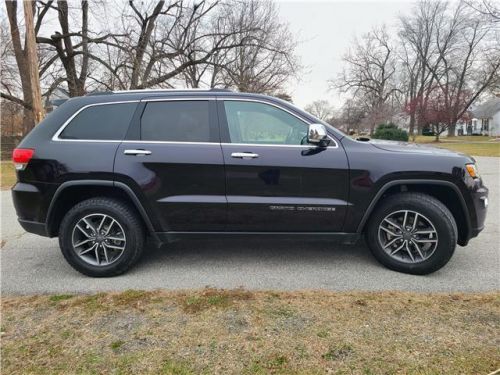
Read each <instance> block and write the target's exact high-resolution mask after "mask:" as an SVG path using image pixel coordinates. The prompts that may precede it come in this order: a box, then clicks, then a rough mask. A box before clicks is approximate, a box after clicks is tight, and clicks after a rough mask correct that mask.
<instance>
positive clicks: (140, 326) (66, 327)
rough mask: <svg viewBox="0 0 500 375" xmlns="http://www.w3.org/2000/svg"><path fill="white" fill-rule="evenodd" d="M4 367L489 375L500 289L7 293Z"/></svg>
mask: <svg viewBox="0 0 500 375" xmlns="http://www.w3.org/2000/svg"><path fill="white" fill-rule="evenodd" d="M2 310H3V311H2V353H1V354H2V357H1V361H2V362H1V364H2V374H26V373H33V374H82V373H85V374H129V373H130V374H132V373H140V374H203V373H206V374H212V373H224V374H226V373H227V374H324V373H338V374H358V373H359V374H398V373H399V374H438V373H439V374H440V373H450V374H488V373H489V372H492V371H494V370H496V369H497V368H498V367H500V361H499V358H500V349H499V347H500V345H499V336H498V332H499V328H500V293H490V294H479V295H470V294H417V293H399V292H398V293H396V292H394V293H388V292H385V293H361V292H359V293H332V292H319V291H318V292H294V293H292V292H290V293H287V292H280V293H277V292H248V291H244V290H241V289H237V290H218V289H204V290H200V291H194V292H165V291H154V292H142V291H126V292H124V293H107V294H96V295H87V296H71V295H57V296H32V297H4V298H3V299H2Z"/></svg>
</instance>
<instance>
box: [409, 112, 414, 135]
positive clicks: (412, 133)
mask: <svg viewBox="0 0 500 375" xmlns="http://www.w3.org/2000/svg"><path fill="white" fill-rule="evenodd" d="M409 133H410V137H411V139H412V140H413V142H415V113H414V112H412V113H411V114H410V127H409Z"/></svg>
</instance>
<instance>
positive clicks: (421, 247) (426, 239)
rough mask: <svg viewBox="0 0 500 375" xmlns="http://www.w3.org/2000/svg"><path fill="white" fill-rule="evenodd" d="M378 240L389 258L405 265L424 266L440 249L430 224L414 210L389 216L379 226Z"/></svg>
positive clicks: (402, 211)
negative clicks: (421, 263) (422, 263)
mask: <svg viewBox="0 0 500 375" xmlns="http://www.w3.org/2000/svg"><path fill="white" fill-rule="evenodd" d="M378 240H379V243H380V245H381V246H382V249H383V250H384V251H385V252H386V253H387V254H388V255H389V256H390V257H392V258H394V259H396V260H398V261H400V262H404V263H420V262H423V261H424V260H427V259H429V258H430V257H431V256H432V254H434V251H436V248H437V246H438V234H437V231H436V228H435V227H434V225H433V224H432V222H431V220H430V219H429V218H427V217H426V216H424V215H422V214H420V213H418V212H416V211H411V210H400V211H395V212H392V213H390V214H389V215H387V216H386V217H385V218H384V219H383V220H382V222H381V223H380V225H379V228H378Z"/></svg>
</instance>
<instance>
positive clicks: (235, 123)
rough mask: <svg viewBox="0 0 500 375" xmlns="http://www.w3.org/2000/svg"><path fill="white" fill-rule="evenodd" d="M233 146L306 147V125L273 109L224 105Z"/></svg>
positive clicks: (253, 104)
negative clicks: (239, 144)
mask: <svg viewBox="0 0 500 375" xmlns="http://www.w3.org/2000/svg"><path fill="white" fill-rule="evenodd" d="M224 109H225V112H226V118H227V124H228V128H229V138H230V140H231V143H249V144H275V145H301V144H307V124H306V123H304V122H303V121H301V120H299V119H298V118H297V117H295V116H293V115H291V114H290V113H288V112H286V111H284V110H282V109H279V108H276V107H274V106H272V105H269V104H265V103H257V102H244V101H233V100H226V101H225V102H224Z"/></svg>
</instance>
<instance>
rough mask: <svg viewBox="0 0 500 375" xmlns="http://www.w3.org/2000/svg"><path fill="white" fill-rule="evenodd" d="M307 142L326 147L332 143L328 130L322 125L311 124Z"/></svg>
mask: <svg viewBox="0 0 500 375" xmlns="http://www.w3.org/2000/svg"><path fill="white" fill-rule="evenodd" d="M307 142H309V143H312V144H315V145H318V146H320V147H326V146H328V144H329V143H330V139H329V138H328V133H327V132H326V128H325V126H324V125H322V124H310V125H309V129H308V130H307Z"/></svg>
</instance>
